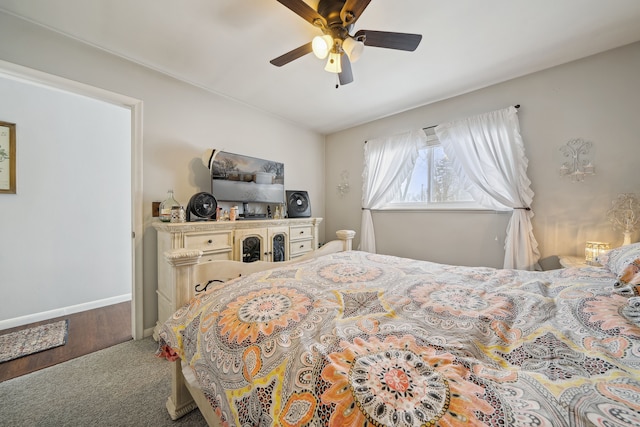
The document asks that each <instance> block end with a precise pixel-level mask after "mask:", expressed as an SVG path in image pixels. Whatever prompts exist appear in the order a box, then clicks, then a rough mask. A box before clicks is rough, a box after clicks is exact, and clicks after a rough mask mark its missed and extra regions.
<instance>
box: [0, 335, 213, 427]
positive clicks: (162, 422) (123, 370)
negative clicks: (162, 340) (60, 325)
mask: <svg viewBox="0 0 640 427" xmlns="http://www.w3.org/2000/svg"><path fill="white" fill-rule="evenodd" d="M156 348H157V343H156V342H155V341H154V340H153V339H152V338H145V339H143V340H139V341H128V342H125V343H122V344H118V345H116V346H114V347H110V348H107V349H104V350H100V351H98V352H95V353H92V354H88V355H86V356H82V357H79V358H77V359H73V360H70V361H68V362H64V363H61V364H58V365H55V366H52V367H50V368H46V369H43V370H40V371H36V372H33V373H31V374H27V375H24V376H22V377H18V378H14V379H11V380H8V381H4V382H0V426H12V427H23V426H29V427H32V426H33V427H35V426H56V427H61V426H74V427H75V426H109V427H118V426H126V427H129V426H135V427H142V426H153V427H161V426H168V427H183V426H206V422H205V420H204V418H203V417H202V415H201V414H200V412H199V411H198V410H195V411H192V412H191V413H189V414H187V415H185V416H184V417H183V418H181V419H179V420H176V421H172V420H171V418H170V417H169V414H168V413H167V410H166V408H165V402H166V400H167V397H168V396H169V394H170V393H171V374H170V371H169V369H170V363H169V362H167V361H166V360H163V359H160V358H158V357H156V356H155V355H154V353H155V350H156ZM0 366H1V365H0Z"/></svg>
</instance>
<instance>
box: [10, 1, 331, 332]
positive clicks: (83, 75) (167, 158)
mask: <svg viewBox="0 0 640 427" xmlns="http://www.w3.org/2000/svg"><path fill="white" fill-rule="evenodd" d="M0 59H1V60H4V61H7V62H11V63H14V64H18V65H22V66H25V67H29V68H32V69H36V70H40V71H44V72H47V73H50V74H53V75H57V76H60V77H64V78H67V79H70V80H74V81H78V82H81V83H85V84H88V85H91V86H95V87H99V88H103V89H106V90H108V91H112V92H116V93H120V94H124V95H127V96H129V97H132V98H136V99H140V100H142V101H143V103H144V106H143V139H144V141H143V164H144V166H143V194H142V198H143V206H144V212H143V216H144V233H143V238H142V245H143V259H138V260H137V262H139V263H143V264H144V266H143V267H144V326H145V328H146V329H149V328H152V327H153V326H154V325H155V321H156V318H157V305H156V294H155V291H156V286H157V285H156V283H157V278H156V236H155V230H154V229H153V228H152V227H151V225H150V224H151V221H152V217H151V204H152V202H153V201H160V200H162V199H164V198H165V196H166V192H167V189H169V188H172V189H174V190H175V194H176V198H177V200H178V201H180V202H182V203H184V204H186V203H187V202H188V200H189V198H190V196H191V195H192V194H194V193H196V192H199V191H208V190H209V189H210V184H209V180H208V171H207V169H205V168H204V166H203V165H202V162H201V161H200V156H201V154H202V153H203V152H204V151H205V150H206V149H207V148H214V147H216V148H222V149H226V150H227V151H231V152H236V153H240V154H247V155H252V156H255V157H262V158H266V159H269V160H276V161H280V162H283V163H284V164H285V174H286V178H285V179H286V183H285V187H286V188H288V189H296V190H302V189H304V190H307V191H308V192H309V195H310V197H311V206H312V208H313V214H314V216H323V214H324V137H323V136H322V135H319V134H317V133H315V132H311V131H308V130H306V129H304V128H301V127H299V126H296V125H293V124H291V123H289V122H287V121H284V120H282V119H280V118H278V117H275V116H273V115H269V114H266V113H264V112H262V111H258V110H256V109H254V108H251V107H248V106H246V105H243V104H240V103H237V102H235V101H233V100H230V99H228V98H225V97H223V96H220V95H217V94H213V93H210V92H206V91H204V90H202V89H200V88H197V87H194V86H191V85H189V84H186V83H182V82H179V81H177V80H175V79H173V78H171V77H168V76H166V75H163V74H160V73H157V72H154V71H152V70H150V69H148V68H145V67H142V66H139V65H136V64H134V63H131V62H129V61H126V60H124V59H121V58H118V57H115V56H113V55H111V54H108V53H106V52H104V51H101V50H98V49H95V48H92V47H90V46H87V45H85V44H82V43H80V42H77V41H75V40H72V39H69V38H67V37H64V36H62V35H60V34H57V33H54V32H51V31H48V30H45V29H43V28H40V27H38V26H36V25H33V24H30V23H28V22H25V21H22V20H20V19H17V18H15V17H13V16H10V15H7V14H3V13H0ZM87 161H95V159H88V160H87ZM104 185H109V183H108V182H105V183H104ZM50 208H51V207H50ZM98 214H100V213H98ZM78 220H82V219H81V218H79V219H78ZM320 234H321V236H323V228H322V227H321V230H320ZM40 255H42V254H40ZM64 292H65V290H64V289H60V295H64ZM61 299H62V301H60V304H61V305H62V306H64V304H65V301H64V298H61Z"/></svg>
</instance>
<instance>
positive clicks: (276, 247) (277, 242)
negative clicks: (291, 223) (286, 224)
mask: <svg viewBox="0 0 640 427" xmlns="http://www.w3.org/2000/svg"><path fill="white" fill-rule="evenodd" d="M286 243H287V238H286V236H285V234H284V233H278V234H274V235H273V237H272V238H271V261H273V262H282V261H286V260H287V252H286V250H287V247H286Z"/></svg>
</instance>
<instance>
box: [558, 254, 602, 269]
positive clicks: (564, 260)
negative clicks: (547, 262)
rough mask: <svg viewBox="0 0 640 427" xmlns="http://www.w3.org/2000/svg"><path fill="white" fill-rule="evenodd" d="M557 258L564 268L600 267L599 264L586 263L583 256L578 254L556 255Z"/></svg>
mask: <svg viewBox="0 0 640 427" xmlns="http://www.w3.org/2000/svg"><path fill="white" fill-rule="evenodd" d="M558 260H559V261H560V265H561V266H563V267H564V268H582V267H601V265H600V264H596V265H591V264H587V261H586V260H585V259H584V257H579V256H560V257H558Z"/></svg>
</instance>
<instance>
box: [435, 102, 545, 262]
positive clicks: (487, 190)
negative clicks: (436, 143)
mask: <svg viewBox="0 0 640 427" xmlns="http://www.w3.org/2000/svg"><path fill="white" fill-rule="evenodd" d="M436 134H437V135H438V138H439V139H440V143H441V144H442V147H443V149H444V152H445V153H446V154H447V156H448V157H449V158H450V160H451V162H452V167H453V168H454V170H455V171H456V173H457V174H458V176H460V178H461V179H462V181H463V183H464V185H465V189H466V190H467V191H468V192H469V193H470V194H471V195H472V196H473V198H474V199H475V200H476V201H477V202H478V203H480V204H481V205H482V206H484V207H486V208H489V209H494V210H512V211H513V213H512V215H511V219H510V220H509V224H508V225H507V236H506V241H505V256H504V268H515V269H520V270H535V269H538V268H539V267H538V261H539V260H540V252H539V251H538V242H537V241H536V239H535V237H534V235H533V228H532V226H531V218H532V217H533V211H532V210H531V202H532V201H533V191H532V190H531V188H530V185H531V181H529V178H528V177H527V165H528V160H527V157H526V155H525V152H524V144H523V142H522V137H521V136H520V125H519V123H518V114H517V110H516V109H515V108H514V107H509V108H506V109H503V110H498V111H493V112H490V113H486V114H481V115H478V116H474V117H469V118H466V119H463V120H458V121H453V122H450V123H444V124H441V125H439V126H437V127H436Z"/></svg>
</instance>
